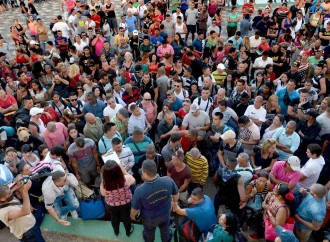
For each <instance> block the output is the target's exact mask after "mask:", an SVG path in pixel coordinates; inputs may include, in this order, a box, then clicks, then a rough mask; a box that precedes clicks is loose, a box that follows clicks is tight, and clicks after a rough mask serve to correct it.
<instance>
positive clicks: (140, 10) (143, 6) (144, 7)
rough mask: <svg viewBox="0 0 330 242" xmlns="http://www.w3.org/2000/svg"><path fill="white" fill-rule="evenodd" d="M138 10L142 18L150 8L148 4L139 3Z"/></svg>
mask: <svg viewBox="0 0 330 242" xmlns="http://www.w3.org/2000/svg"><path fill="white" fill-rule="evenodd" d="M137 10H138V12H139V17H140V18H143V15H144V11H145V10H148V8H147V6H146V5H142V6H141V5H139V6H138V7H137Z"/></svg>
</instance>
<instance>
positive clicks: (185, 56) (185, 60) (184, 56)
mask: <svg viewBox="0 0 330 242" xmlns="http://www.w3.org/2000/svg"><path fill="white" fill-rule="evenodd" d="M193 54H194V56H195V57H196V58H197V59H199V60H200V59H201V57H200V55H199V54H197V53H196V52H194V51H193ZM190 62H191V61H190V60H189V59H188V57H187V54H186V53H184V54H183V56H182V64H183V65H187V66H190Z"/></svg>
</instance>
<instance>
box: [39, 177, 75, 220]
mask: <svg viewBox="0 0 330 242" xmlns="http://www.w3.org/2000/svg"><path fill="white" fill-rule="evenodd" d="M75 187H78V180H77V178H76V177H75V176H73V175H72V174H65V173H64V172H63V171H55V172H54V173H53V174H52V176H49V177H48V178H47V179H46V180H45V181H44V183H43V184H42V194H43V199H44V202H45V207H46V209H47V212H48V213H49V215H50V216H51V217H52V218H53V219H54V220H55V221H56V222H58V223H59V224H61V225H63V226H69V225H70V224H71V223H70V222H68V221H67V215H68V213H70V214H71V216H72V218H73V219H78V213H77V211H76V209H77V208H78V207H79V202H78V199H77V197H76V196H75V194H74V191H73V188H75ZM63 201H65V206H63Z"/></svg>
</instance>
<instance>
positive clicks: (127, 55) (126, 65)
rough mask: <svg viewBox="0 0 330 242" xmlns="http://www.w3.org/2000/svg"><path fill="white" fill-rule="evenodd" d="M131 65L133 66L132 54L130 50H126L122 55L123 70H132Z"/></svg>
mask: <svg viewBox="0 0 330 242" xmlns="http://www.w3.org/2000/svg"><path fill="white" fill-rule="evenodd" d="M133 66H135V63H134V61H133V55H132V54H131V53H130V52H126V53H125V55H124V62H123V65H122V67H123V68H125V70H126V71H128V72H132V68H133Z"/></svg>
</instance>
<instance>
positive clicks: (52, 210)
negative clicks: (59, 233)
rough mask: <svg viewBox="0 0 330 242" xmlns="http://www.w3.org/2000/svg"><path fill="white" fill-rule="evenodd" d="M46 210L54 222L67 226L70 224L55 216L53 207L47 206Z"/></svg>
mask: <svg viewBox="0 0 330 242" xmlns="http://www.w3.org/2000/svg"><path fill="white" fill-rule="evenodd" d="M47 212H48V213H49V215H50V216H51V217H52V218H53V219H54V220H55V221H56V222H58V223H59V224H60V225H63V226H69V225H71V223H70V222H68V221H65V220H62V219H60V218H59V217H58V216H57V214H56V212H55V210H54V208H47Z"/></svg>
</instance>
